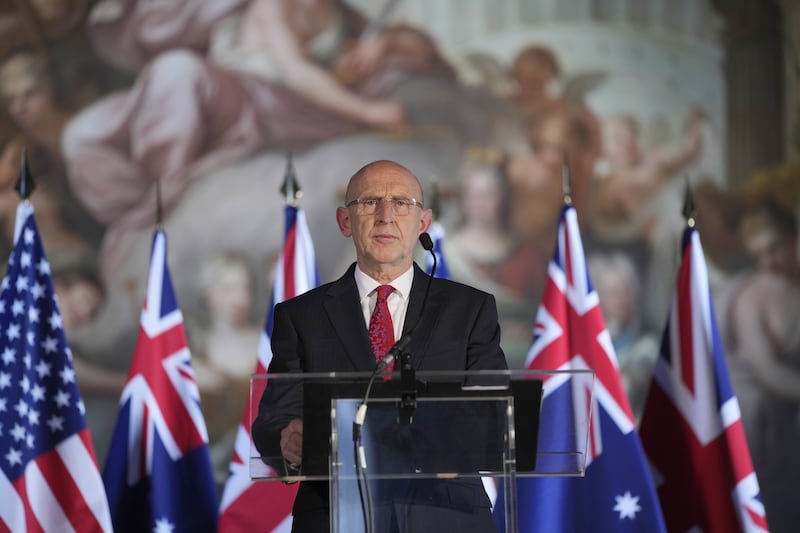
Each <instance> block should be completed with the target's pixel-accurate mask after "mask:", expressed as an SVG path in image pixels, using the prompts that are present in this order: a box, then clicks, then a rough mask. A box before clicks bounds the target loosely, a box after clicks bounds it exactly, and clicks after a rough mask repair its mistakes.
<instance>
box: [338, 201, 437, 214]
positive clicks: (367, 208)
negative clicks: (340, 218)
mask: <svg viewBox="0 0 800 533" xmlns="http://www.w3.org/2000/svg"><path fill="white" fill-rule="evenodd" d="M381 204H391V206H392V212H394V214H395V215H397V216H400V217H403V216H406V215H407V214H408V213H409V212H410V211H411V207H412V206H413V207H419V208H420V209H422V202H418V201H417V200H415V199H414V198H358V199H356V200H351V201H349V202H347V203H346V204H345V207H352V206H356V213H358V214H359V215H374V214H375V213H376V212H377V211H378V206H379V205H381Z"/></svg>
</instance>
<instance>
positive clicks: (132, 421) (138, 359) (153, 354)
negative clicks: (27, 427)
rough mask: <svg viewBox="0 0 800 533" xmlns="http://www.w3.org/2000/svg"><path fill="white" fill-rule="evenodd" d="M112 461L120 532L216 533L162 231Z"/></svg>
mask: <svg viewBox="0 0 800 533" xmlns="http://www.w3.org/2000/svg"><path fill="white" fill-rule="evenodd" d="M107 461H108V462H107V464H106V468H105V471H104V473H103V479H104V481H105V485H106V491H107V493H108V501H109V505H110V507H111V515H112V518H113V521H114V530H115V531H117V532H123V531H131V532H140V531H155V532H159V533H160V532H162V531H163V532H167V531H169V532H192V533H195V532H203V531H208V532H214V531H216V530H217V492H216V486H215V485H214V478H213V475H212V471H211V461H210V458H209V451H208V434H207V432H206V426H205V421H204V420H203V413H202V412H201V410H200V394H199V391H198V389H197V384H196V383H195V380H194V372H193V370H192V366H191V356H190V353H189V348H188V345H187V342H186V333H185V331H184V328H183V316H182V314H181V310H180V308H179V307H178V302H177V300H176V298H175V292H174V290H173V288H172V281H171V279H170V275H169V270H168V268H167V237H166V235H165V234H164V232H163V231H161V230H158V231H156V233H155V236H154V238H153V250H152V255H151V258H150V270H149V273H148V278H147V294H146V296H145V302H144V309H143V310H142V314H141V324H140V327H139V337H138V340H137V342H136V349H135V352H134V355H133V361H132V363H131V368H130V372H129V373H128V381H127V383H126V385H125V388H124V389H123V391H122V398H121V399H120V412H119V417H118V419H117V426H116V429H115V431H114V436H113V439H112V442H111V449H110V451H109V453H108V460H107Z"/></svg>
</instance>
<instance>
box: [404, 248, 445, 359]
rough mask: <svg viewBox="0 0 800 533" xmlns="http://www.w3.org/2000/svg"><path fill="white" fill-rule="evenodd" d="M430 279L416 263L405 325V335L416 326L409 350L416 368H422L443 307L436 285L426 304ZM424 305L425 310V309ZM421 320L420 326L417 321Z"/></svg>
mask: <svg viewBox="0 0 800 533" xmlns="http://www.w3.org/2000/svg"><path fill="white" fill-rule="evenodd" d="M429 279H430V277H429V276H428V275H427V274H425V273H424V272H423V271H422V269H421V268H419V267H418V266H417V265H416V263H415V264H414V281H413V282H412V284H411V295H410V299H409V301H408V310H407V311H406V320H405V323H404V324H403V334H404V335H405V334H406V333H408V332H409V331H410V330H411V328H413V327H414V325H415V324H416V329H415V330H414V331H413V332H412V334H411V342H410V343H409V346H408V349H409V351H410V353H411V359H412V361H413V363H414V368H421V363H422V360H423V358H424V355H425V352H426V347H427V346H428V343H429V341H430V336H431V334H432V333H433V330H434V329H435V326H436V317H437V316H438V314H439V307H441V304H442V302H441V299H440V298H439V297H438V294H437V293H438V291H437V288H436V284H435V283H433V284H431V289H430V293H429V294H428V301H427V302H425V290H426V288H427V286H428V280H429ZM423 304H424V309H423ZM418 319H419V324H417V320H418Z"/></svg>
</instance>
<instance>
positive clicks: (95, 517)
mask: <svg viewBox="0 0 800 533" xmlns="http://www.w3.org/2000/svg"><path fill="white" fill-rule="evenodd" d="M111 530H112V529H111V515H110V513H109V510H108V502H107V501H106V498H105V492H104V490H103V481H102V478H101V477H100V471H99V469H98V467H97V460H96V458H95V453H94V447H93V446H92V441H91V438H90V435H89V429H88V428H87V426H86V418H85V416H84V406H83V401H82V400H81V395H80V393H79V391H78V385H77V383H76V382H75V371H74V370H73V368H72V353H71V352H70V349H69V346H67V339H66V336H65V334H64V328H63V325H62V323H61V314H60V313H59V311H58V306H57V304H56V300H55V294H54V292H53V282H52V280H51V278H50V264H49V263H48V261H47V257H46V256H45V253H44V249H43V248H42V243H41V240H40V238H39V230H38V229H37V227H36V221H35V220H34V216H33V207H32V206H31V204H30V203H29V202H27V201H25V202H22V203H21V204H20V205H19V206H18V208H17V224H16V228H15V240H14V249H13V250H12V252H11V257H10V259H9V263H8V272H7V273H6V276H5V277H4V278H3V284H2V294H0V531H15V532H23V531H87V532H95V531H111Z"/></svg>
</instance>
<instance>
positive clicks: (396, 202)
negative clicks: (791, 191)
mask: <svg viewBox="0 0 800 533" xmlns="http://www.w3.org/2000/svg"><path fill="white" fill-rule="evenodd" d="M394 205H396V206H397V207H406V206H407V205H408V200H403V199H402V198H395V200H394Z"/></svg>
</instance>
